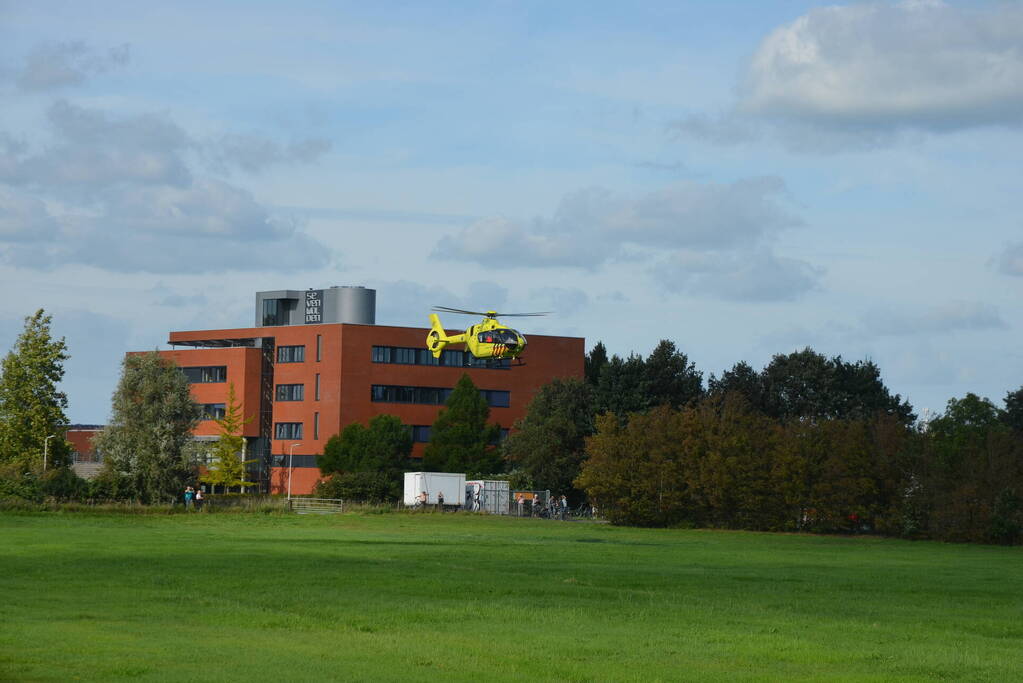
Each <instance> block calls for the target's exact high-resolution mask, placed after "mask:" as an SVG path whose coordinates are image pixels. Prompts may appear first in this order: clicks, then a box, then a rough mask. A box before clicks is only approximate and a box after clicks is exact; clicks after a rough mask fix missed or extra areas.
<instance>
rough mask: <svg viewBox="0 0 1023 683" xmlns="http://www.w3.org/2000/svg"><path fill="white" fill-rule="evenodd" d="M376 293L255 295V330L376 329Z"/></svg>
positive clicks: (315, 291) (341, 290)
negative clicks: (310, 327) (335, 325)
mask: <svg viewBox="0 0 1023 683" xmlns="http://www.w3.org/2000/svg"><path fill="white" fill-rule="evenodd" d="M376 317H377V291H376V290H375V289H367V288H365V287H337V286H334V287H329V288H327V289H307V290H305V291H301V290H292V289H278V290H274V291H271V292H256V327H274V326H278V325H320V324H322V323H353V324H356V325H375V324H376Z"/></svg>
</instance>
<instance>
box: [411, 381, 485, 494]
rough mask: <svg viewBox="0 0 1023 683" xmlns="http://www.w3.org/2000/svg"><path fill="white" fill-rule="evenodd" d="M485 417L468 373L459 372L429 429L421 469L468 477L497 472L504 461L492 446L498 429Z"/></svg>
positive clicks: (477, 392) (477, 391) (482, 401)
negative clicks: (428, 439) (459, 375)
mask: <svg viewBox="0 0 1023 683" xmlns="http://www.w3.org/2000/svg"><path fill="white" fill-rule="evenodd" d="M489 417H490V406H488V405H487V401H486V399H485V398H483V396H482V395H481V394H480V392H479V390H478V389H477V388H476V385H475V384H473V382H472V379H470V378H469V375H467V374H464V375H462V378H461V379H460V380H458V384H457V385H455V388H454V391H452V392H451V395H450V396H449V397H448V400H447V402H446V404H445V407H444V408H442V409H441V411H440V413H439V414H438V415H437V419H436V421H435V422H434V423H433V427H432V428H431V429H430V443H429V444H428V445H427V446H426V451H425V452H424V453H423V468H424V469H425V470H428V471H435V472H465V473H466V474H467V475H470V476H476V475H482V474H495V473H498V472H501V471H502V470H503V469H504V462H503V461H502V459H501V455H500V451H499V450H498V449H497V448H496V447H495V445H494V444H495V442H496V441H497V438H498V435H499V433H500V431H499V430H500V428H499V427H498V426H497V425H495V424H487V420H488V419H489Z"/></svg>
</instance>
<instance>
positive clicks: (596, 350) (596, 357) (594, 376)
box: [583, 341, 607, 387]
mask: <svg viewBox="0 0 1023 683" xmlns="http://www.w3.org/2000/svg"><path fill="white" fill-rule="evenodd" d="M605 365H607V347H605V346H604V342H600V341H599V342H597V343H596V344H595V345H594V347H593V348H592V349H590V352H589V353H588V354H586V359H585V361H584V363H583V368H584V374H585V377H586V381H587V382H588V383H589V384H590V386H593V387H595V386H597V382H599V381H600V373H601V371H603V369H604V366H605Z"/></svg>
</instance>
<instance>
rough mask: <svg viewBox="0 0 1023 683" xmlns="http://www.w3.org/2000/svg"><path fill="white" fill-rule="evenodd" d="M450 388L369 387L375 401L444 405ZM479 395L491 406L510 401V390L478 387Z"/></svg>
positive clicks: (371, 397)
mask: <svg viewBox="0 0 1023 683" xmlns="http://www.w3.org/2000/svg"><path fill="white" fill-rule="evenodd" d="M451 391H452V390H451V389H446V388H443V387H403V386H395V385H391V384H374V385H373V386H372V387H370V400H372V401H373V402H375V403H418V404H421V405H432V406H439V405H444V403H445V401H447V400H448V396H450V395H451ZM480 395H481V396H482V397H483V398H485V399H486V401H487V405H489V406H490V407H491V408H507V407H508V406H509V405H510V403H511V392H508V391H499V390H496V389H480Z"/></svg>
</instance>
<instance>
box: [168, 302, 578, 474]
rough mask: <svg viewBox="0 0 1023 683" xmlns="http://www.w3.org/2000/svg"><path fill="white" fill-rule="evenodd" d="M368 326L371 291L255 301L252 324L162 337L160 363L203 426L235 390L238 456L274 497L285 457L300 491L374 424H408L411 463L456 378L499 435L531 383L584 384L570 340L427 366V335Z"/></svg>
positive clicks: (209, 432) (211, 426) (546, 340)
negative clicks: (483, 403) (511, 358)
mask: <svg viewBox="0 0 1023 683" xmlns="http://www.w3.org/2000/svg"><path fill="white" fill-rule="evenodd" d="M425 316H426V313H425V312H424V318H425ZM374 322H375V292H374V291H373V290H370V289H364V288H361V287H332V288H330V289H326V290H307V291H305V292H302V291H291V290H284V291H275V292H259V293H257V295H256V323H257V324H256V325H255V326H253V327H250V328H242V329H233V330H204V331H194V332H172V333H171V334H170V340H169V343H170V344H171V346H173V347H174V349H173V350H171V351H164V352H161V354H162V355H163V356H165V357H167V358H171V359H173V360H174V362H175V363H177V364H178V365H179V366H181V368H182V369H183V371H184V372H185V374H186V375H187V376H188V377H189V379H190V380H191V381H192V393H193V396H194V397H195V400H196V401H198V402H199V403H201V404H203V405H204V406H205V408H206V411H207V414H208V415H209V416H211V417H214V416H219V415H222V414H223V411H224V409H225V406H226V403H227V394H228V386H229V384H233V385H234V389H235V393H236V396H237V400H238V401H239V403H240V404H241V406H242V410H243V413H244V415H245V417H246V418H247V419H249V422H248V423H247V424H246V425H245V427H244V431H243V435H244V436H245V437H246V442H247V453H246V456H245V457H246V458H247V459H254V460H256V464H255V465H254V466H253V468H252V472H251V476H253V477H256V478H257V480H258V481H260V483H261V485H262V486H263V487H264V489H269V490H271V491H273V492H282V491H284V490H286V488H287V484H288V476H289V467H288V464H289V460H290V461H291V474H290V476H291V490H292V492H293V493H309V492H310V491H311V490H312V487H313V485H314V484H315V482H316V480H317V479H318V478H319V476H320V475H319V470H318V469H317V468H316V457H315V456H316V455H317V454H320V453H322V452H323V446H324V445H325V444H326V442H327V439H329V438H330V437H331V436H333V435H334V434H337V433H338V432H339V431H341V429H342V428H344V427H345V426H346V425H348V424H351V423H353V422H361V423H363V424H366V423H368V422H369V420H370V419H371V418H372V417H373V416H375V415H381V414H389V415H395V416H397V417H399V418H400V419H401V420H402V422H404V423H405V424H408V425H410V427H411V429H412V432H413V439H414V441H415V446H414V449H413V456H414V457H421V456H422V453H423V449H424V448H425V443H426V442H427V441H428V440H429V430H430V425H432V424H433V421H434V420H435V419H436V417H437V413H438V411H439V410H440V409H441V407H442V406H443V404H444V401H445V399H446V398H447V395H448V393H449V392H450V391H451V389H452V388H453V387H454V386H455V384H456V383H457V382H458V380H459V378H460V377H461V376H462V374H463V373H468V374H469V376H470V377H471V378H472V381H473V382H474V383H475V384H476V386H477V387H478V388H479V389H480V392H481V393H482V394H483V396H484V397H485V398H486V399H487V401H488V403H489V404H490V406H491V411H490V420H491V422H496V423H497V424H499V425H500V426H501V427H502V428H503V429H508V428H510V427H511V426H512V424H513V423H514V421H515V420H517V419H518V418H520V417H522V416H524V415H525V412H526V407H527V406H528V405H529V402H530V401H531V400H532V398H533V394H534V393H535V392H536V391H537V389H539V388H540V387H541V386H542V385H544V384H546V383H547V382H549V381H551V380H552V379H554V378H556V377H560V378H580V379H581V378H582V377H583V360H584V356H585V348H584V340H583V339H582V338H580V337H553V336H536V335H528V342H529V344H528V347H527V350H526V352H525V353H524V354H523V356H522V360H523V361H524V365H511V364H509V363H508V362H507V361H505V362H496V363H494V362H491V363H484V362H481V361H479V360H478V359H475V358H473V357H472V355H471V354H469V353H468V352H467V351H465V350H464V349H461V348H459V349H456V350H451V349H449V350H445V351H444V352H443V354H442V355H441V357H440V358H439V359H435V358H433V356H432V355H431V354H430V353H429V352H428V351H427V350H426V347H425V339H426V335H427V333H428V332H429V330H428V328H425V327H423V328H409V327H390V326H384V325H376V324H374ZM446 322H449V324H450V323H453V322H456V321H454V320H450V321H446ZM458 322H462V321H458ZM464 322H465V324H466V326H468V325H470V324H472V323H473V322H476V321H475V320H472V319H470V318H466V319H465V321H464ZM458 332H461V330H451V332H450V333H451V334H455V333H458ZM216 433H217V427H216V423H214V422H213V421H212V420H206V421H204V422H202V423H201V424H200V425H199V427H198V428H197V429H196V431H195V434H196V436H197V437H200V438H201V437H207V438H208V437H211V436H214V435H216Z"/></svg>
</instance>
